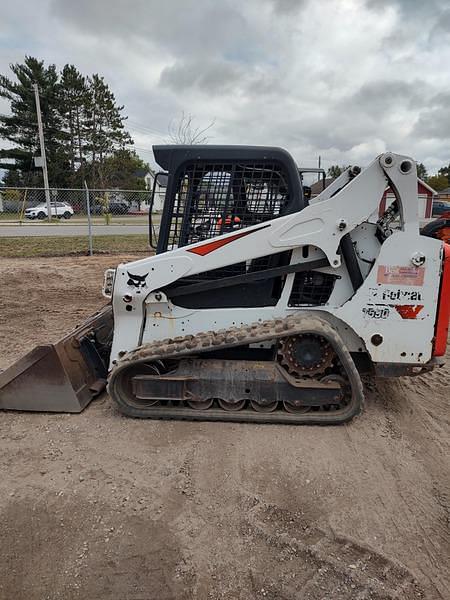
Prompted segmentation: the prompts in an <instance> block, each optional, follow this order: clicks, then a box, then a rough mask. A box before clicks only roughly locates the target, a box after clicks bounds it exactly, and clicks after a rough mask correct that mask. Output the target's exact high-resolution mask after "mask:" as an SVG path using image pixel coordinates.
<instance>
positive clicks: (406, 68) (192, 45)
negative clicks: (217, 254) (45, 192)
mask: <svg viewBox="0 0 450 600" xmlns="http://www.w3.org/2000/svg"><path fill="white" fill-rule="evenodd" d="M37 4H39V6H36V5H37ZM449 15H450V13H449V11H448V9H447V3H446V2H445V0H442V2H439V1H438V0H430V2H428V3H423V2H422V1H419V0H411V1H410V0H389V1H387V0H366V1H364V0H325V1H324V2H320V3H319V2H314V1H313V0H247V2H242V1H241V0H222V1H221V2H220V3H219V2H217V1H216V0H196V1H195V2H194V1H193V0H192V1H190V2H187V1H186V0H184V1H181V0H171V1H169V2H168V1H167V0H166V1H162V0H135V1H134V2H132V3H130V2H127V1H125V0H78V2H73V1H72V0H53V1H51V0H43V1H42V2H40V3H35V2H32V1H31V0H29V1H26V0H17V1H16V2H14V3H9V4H8V5H7V6H6V7H4V9H3V14H2V21H3V25H2V31H1V32H0V44H1V46H2V49H3V52H2V59H1V61H0V71H1V72H3V73H6V72H7V70H8V63H10V62H20V61H21V60H22V59H23V57H24V55H25V54H31V55H34V56H37V57H39V58H43V59H45V60H46V62H50V63H56V64H57V65H58V66H63V65H64V64H65V63H66V62H69V63H73V64H75V65H77V66H78V67H79V68H80V70H82V71H83V72H84V73H86V74H89V73H93V72H98V73H100V74H102V75H104V76H105V78H106V80H107V81H108V82H109V83H110V85H111V87H112V89H113V91H114V92H115V94H116V97H117V99H118V101H119V102H120V103H123V104H125V107H126V113H127V114H128V115H129V117H130V120H129V127H130V130H131V131H132V133H133V134H134V136H135V139H136V146H137V147H138V148H149V147H150V145H151V144H152V143H161V141H162V140H163V139H164V136H165V135H167V128H168V124H169V122H170V121H171V119H173V118H174V117H176V116H177V115H179V114H180V113H181V111H185V112H188V113H192V114H193V115H195V116H196V117H197V120H198V122H199V124H200V125H201V124H204V125H206V124H207V123H208V122H210V121H211V120H212V119H214V118H215V119H216V125H215V127H214V129H213V130H212V132H211V135H212V136H213V139H212V141H213V142H214V143H231V144H239V143H244V144H268V145H279V146H283V147H285V148H287V149H288V150H290V151H291V152H292V153H293V155H294V156H295V158H296V160H297V161H298V162H301V163H302V164H305V165H306V164H309V165H311V164H315V162H316V160H317V157H318V155H321V156H322V162H323V163H324V164H325V165H326V166H327V165H329V164H332V163H335V162H338V163H352V162H358V163H360V164H365V163H368V162H369V161H370V160H371V159H372V158H373V157H374V155H376V154H377V153H379V152H382V151H384V150H385V149H391V150H394V151H399V152H404V153H407V154H410V155H412V156H413V157H414V158H416V159H417V160H420V161H424V162H425V163H426V164H427V166H428V167H429V168H430V169H431V170H433V169H437V168H438V167H439V166H441V165H442V164H444V163H448V162H449V154H448V137H449V135H450V121H449V118H448V116H447V112H448V111H446V106H447V105H446V104H445V102H443V100H442V98H443V94H444V93H446V91H447V90H448V89H449V85H450V71H449V70H448V68H447V65H448V64H449V60H450V45H449V44H448V32H449V27H448V23H450V20H449V19H450V16H449ZM0 108H1V107H0ZM142 153H143V156H144V153H145V150H143V151H142ZM148 156H149V154H148V152H147V153H146V154H145V156H144V157H145V158H146V159H147V158H148Z"/></svg>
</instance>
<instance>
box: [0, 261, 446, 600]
mask: <svg viewBox="0 0 450 600" xmlns="http://www.w3.org/2000/svg"><path fill="white" fill-rule="evenodd" d="M117 261H118V259H117V257H107V256H106V257H105V256H101V257H93V258H88V257H82V258H64V259H62V258H59V259H44V258H42V259H14V260H11V259H9V260H6V259H0V286H1V290H2V294H1V311H0V347H1V355H0V363H1V364H0V367H3V368H4V367H6V366H7V365H8V364H10V363H11V362H12V361H14V360H15V359H16V358H17V357H18V356H20V355H21V354H22V353H24V352H25V351H27V350H29V349H30V348H31V347H32V346H33V345H34V344H36V343H38V342H43V341H51V340H56V339H57V338H58V337H59V336H60V335H61V334H63V333H65V332H66V331H67V330H68V329H70V328H72V327H73V326H74V325H75V324H77V323H79V322H80V321H82V320H83V319H84V318H85V316H87V315H89V314H90V313H92V312H94V311H95V310H96V309H97V308H99V307H100V306H101V305H102V302H103V300H102V297H101V294H100V286H101V283H102V274H103V271H104V269H105V268H107V267H109V266H113V265H114V264H115V263H117ZM449 378H450V357H449V356H448V357H447V364H446V366H445V367H444V368H442V369H440V370H439V371H437V372H435V373H432V374H428V375H426V376H422V377H418V378H415V379H409V378H404V379H401V380H397V381H391V382H386V381H384V382H383V381H381V380H380V381H370V382H369V383H368V384H367V407H366V411H365V413H364V414H363V415H362V416H361V417H360V418H358V419H356V420H355V421H353V422H352V423H351V424H349V425H345V426H341V427H332V428H326V427H322V428H319V427H292V426H267V425H264V426H263V425H244V424H242V425H241V424H226V423H188V422H162V421H153V422H152V421H145V422H144V421H136V420H132V419H128V418H125V417H123V416H121V415H120V414H119V413H118V412H117V410H116V409H115V408H114V407H113V406H112V405H111V403H110V400H109V398H108V397H107V396H106V394H105V395H103V396H102V397H100V398H99V399H98V400H96V401H95V402H93V403H92V404H91V405H90V406H89V407H88V408H87V409H86V410H85V411H84V413H82V414H79V415H49V414H26V413H13V412H8V413H6V412H5V413H0V447H1V452H0V472H1V478H0V515H1V518H0V558H1V560H0V598H1V599H2V600H3V599H5V600H11V599H13V598H14V599H17V600H19V599H26V600H38V599H39V600H41V599H51V600H56V599H64V600H72V599H74V600H75V599H77V600H78V599H80V600H81V599H83V600H84V599H87V598H89V599H90V598H92V599H94V598H95V599H102V600H103V599H120V600H122V599H123V600H164V599H167V600H168V599H174V600H175V599H177V600H178V599H190V598H198V599H203V598H204V599H219V598H221V599H222V598H223V599H229V600H235V599H241V598H242V599H249V598H270V599H274V600H275V599H277V600H293V599H302V600H303V599H311V600H317V599H323V600H325V599H329V600H341V599H342V600H343V599H352V600H353V599H361V600H362V599H366V598H367V599H370V598H372V599H376V600H378V599H380V600H381V599H387V598H396V599H400V600H415V599H419V598H427V599H448V598H449V597H450V596H449V592H448V590H449V589H450V575H449V571H448V565H449V558H450V535H449V528H448V527H449V504H450V477H449V469H448V466H449V445H450V444H449V429H450V427H449V417H448V401H449V399H450V392H449V386H448V381H449Z"/></svg>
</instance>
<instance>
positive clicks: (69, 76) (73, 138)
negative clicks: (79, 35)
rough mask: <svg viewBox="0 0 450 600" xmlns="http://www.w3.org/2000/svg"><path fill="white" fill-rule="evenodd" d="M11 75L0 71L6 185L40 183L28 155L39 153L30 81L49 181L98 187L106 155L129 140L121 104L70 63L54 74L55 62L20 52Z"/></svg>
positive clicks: (105, 176)
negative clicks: (4, 106) (21, 60)
mask: <svg viewBox="0 0 450 600" xmlns="http://www.w3.org/2000/svg"><path fill="white" fill-rule="evenodd" d="M11 71H12V72H13V74H14V75H15V80H13V79H9V78H8V77H6V76H5V75H0V97H3V98H5V99H7V100H9V102H10V114H9V115H0V138H3V139H5V140H7V141H8V142H10V143H11V147H10V148H8V149H5V150H0V159H3V161H2V162H0V168H3V169H6V170H7V175H6V176H5V177H4V182H5V183H6V184H7V185H17V186H19V185H31V186H42V185H43V181H42V171H41V169H35V168H34V163H33V157H35V156H39V155H40V149H39V137H38V126H37V116H36V105H35V96H34V89H33V84H34V83H37V84H38V86H39V96H40V104H41V112H42V122H43V129H44V139H45V148H46V155H47V168H48V174H49V183H50V186H55V187H56V186H60V187H68V186H74V185H76V186H79V185H82V183H83V180H84V179H85V178H88V179H89V184H90V185H91V187H94V186H95V187H104V186H105V185H106V184H107V182H108V180H109V179H111V176H110V172H111V169H110V168H108V169H107V168H106V162H105V161H106V160H107V159H108V158H110V157H113V156H114V155H115V154H116V153H117V152H121V151H124V152H125V153H126V151H127V147H128V146H129V145H130V144H132V143H133V142H132V140H131V138H130V135H129V134H128V132H127V131H126V130H125V126H124V121H125V119H126V117H124V116H123V114H122V111H123V108H124V107H123V106H118V105H117V103H116V99H115V97H114V94H113V93H112V91H111V90H110V88H109V86H108V84H107V83H106V82H105V81H104V79H103V77H100V76H99V75H93V76H92V77H91V78H86V77H84V76H83V75H82V74H81V73H80V72H79V71H78V69H77V68H76V67H75V66H73V65H66V66H65V67H64V68H63V70H62V72H61V73H60V74H59V73H58V71H57V70H56V67H55V65H50V66H48V67H46V66H45V65H44V62H43V61H39V60H37V59H36V58H33V57H30V56H26V57H25V60H24V63H23V64H19V63H18V64H14V65H11ZM135 158H136V157H135V156H133V155H132V154H129V155H128V157H126V156H125V155H124V154H122V155H121V156H120V155H119V162H118V164H123V163H124V162H125V163H127V162H128V163H129V164H131V163H133V162H134V161H135Z"/></svg>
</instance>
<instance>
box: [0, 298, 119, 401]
mask: <svg viewBox="0 0 450 600" xmlns="http://www.w3.org/2000/svg"><path fill="white" fill-rule="evenodd" d="M112 327H113V317H112V308H111V306H109V305H108V306H105V307H104V308H103V309H102V310H101V311H100V312H98V313H96V314H94V315H92V316H91V317H89V319H87V320H86V321H85V322H84V323H83V324H82V325H80V326H79V327H77V328H76V329H75V330H74V331H73V332H72V333H70V334H68V335H67V336H65V337H64V338H62V339H61V340H59V341H58V342H57V343H56V344H48V345H45V346H37V347H36V348H34V349H33V350H31V352H29V353H28V354H26V355H25V356H23V357H22V358H20V359H19V360H18V361H16V362H15V363H14V364H12V365H11V366H10V367H9V368H8V369H6V370H5V371H3V372H1V373H0V409H2V410H25V411H48V412H70V413H78V412H81V411H82V410H83V409H84V408H85V406H87V405H88V404H89V402H90V401H91V400H92V399H93V398H94V396H96V395H97V394H99V393H100V392H101V391H102V390H103V389H104V388H105V386H106V376H107V369H108V360H109V350H110V339H111V336H112Z"/></svg>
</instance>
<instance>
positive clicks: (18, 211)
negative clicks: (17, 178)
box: [0, 186, 165, 256]
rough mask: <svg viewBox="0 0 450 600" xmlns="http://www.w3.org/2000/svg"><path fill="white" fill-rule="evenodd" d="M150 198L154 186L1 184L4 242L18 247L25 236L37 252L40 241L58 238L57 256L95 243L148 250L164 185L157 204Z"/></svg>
mask: <svg viewBox="0 0 450 600" xmlns="http://www.w3.org/2000/svg"><path fill="white" fill-rule="evenodd" d="M152 196H153V192H152V190H118V189H116V190H105V189H67V188H64V189H63V188H50V189H44V188H25V187H16V188H12V187H3V188H1V187H0V245H2V242H3V247H4V248H5V247H6V246H7V245H8V244H9V245H11V244H13V241H14V240H17V247H19V245H20V244H22V246H23V247H25V246H26V242H27V240H26V238H28V241H29V242H30V244H31V238H32V239H33V244H34V247H36V248H37V253H39V245H41V247H42V248H45V247H46V245H47V246H49V245H51V244H50V242H49V240H48V238H52V240H54V241H55V240H56V238H58V240H59V241H58V243H57V247H56V242H55V248H56V249H55V252H57V254H63V253H64V252H63V250H62V249H63V248H67V249H68V252H78V251H79V252H83V251H84V250H86V251H89V250H90V249H91V248H92V247H93V249H94V252H95V251H96V250H98V251H100V250H101V251H106V252H108V251H110V250H111V251H120V252H122V251H125V252H127V251H128V250H129V251H130V252H134V251H143V252H146V251H149V244H148V232H149V212H150V210H151V211H152V214H153V218H152V231H153V234H155V233H157V230H158V229H159V220H160V217H159V214H158V213H160V212H161V210H162V207H163V204H164V197H165V187H162V186H156V187H155V194H154V197H153V203H152ZM49 205H50V211H49V209H48V206H49ZM49 212H50V218H49ZM6 238H9V239H8V240H6ZM19 238H20V239H19ZM37 238H40V239H39V240H38V239H37ZM44 238H46V239H44ZM92 240H93V241H94V243H92ZM10 255H11V256H13V255H15V254H14V253H13V252H12V253H11V254H10ZM17 255H20V254H19V253H18V254H17Z"/></svg>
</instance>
